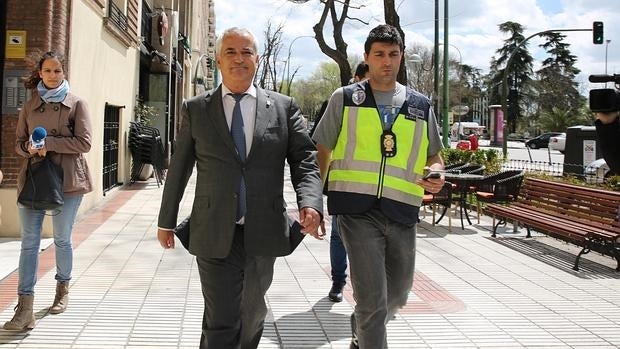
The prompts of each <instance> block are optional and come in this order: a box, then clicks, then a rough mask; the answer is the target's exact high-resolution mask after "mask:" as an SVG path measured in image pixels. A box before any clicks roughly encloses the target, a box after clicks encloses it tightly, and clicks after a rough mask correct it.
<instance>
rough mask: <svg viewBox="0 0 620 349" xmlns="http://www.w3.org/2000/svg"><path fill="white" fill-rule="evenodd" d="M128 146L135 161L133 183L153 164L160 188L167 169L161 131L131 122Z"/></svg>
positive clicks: (133, 162)
mask: <svg viewBox="0 0 620 349" xmlns="http://www.w3.org/2000/svg"><path fill="white" fill-rule="evenodd" d="M128 144H129V150H130V152H131V157H132V160H133V161H132V165H131V182H132V183H133V182H135V181H136V180H138V179H139V176H140V172H141V171H142V168H143V167H144V165H146V164H151V165H153V172H154V174H155V180H156V181H157V186H158V187H159V185H160V184H162V183H163V180H164V175H165V173H164V171H165V168H166V164H165V162H166V156H165V154H164V146H163V144H162V141H161V136H160V134H159V130H158V129H156V128H155V127H150V126H146V125H143V124H140V123H137V122H130V127H129V139H128Z"/></svg>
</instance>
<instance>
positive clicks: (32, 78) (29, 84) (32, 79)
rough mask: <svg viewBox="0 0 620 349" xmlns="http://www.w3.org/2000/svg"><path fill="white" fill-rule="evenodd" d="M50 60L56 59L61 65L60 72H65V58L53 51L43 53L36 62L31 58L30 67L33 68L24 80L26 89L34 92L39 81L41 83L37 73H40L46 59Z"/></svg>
mask: <svg viewBox="0 0 620 349" xmlns="http://www.w3.org/2000/svg"><path fill="white" fill-rule="evenodd" d="M50 58H56V59H57V60H58V61H59V62H60V64H61V65H62V70H63V71H65V57H64V56H62V55H61V54H59V53H56V52H54V51H48V52H45V53H44V54H42V55H41V56H40V58H39V59H38V60H37V59H32V58H31V59H30V65H32V66H33V68H32V70H31V71H30V75H28V76H27V77H26V78H25V80H24V86H25V87H26V88H27V89H29V90H36V88H37V85H38V84H39V81H41V77H40V76H39V72H40V71H41V68H42V67H43V62H45V60H46V59H50Z"/></svg>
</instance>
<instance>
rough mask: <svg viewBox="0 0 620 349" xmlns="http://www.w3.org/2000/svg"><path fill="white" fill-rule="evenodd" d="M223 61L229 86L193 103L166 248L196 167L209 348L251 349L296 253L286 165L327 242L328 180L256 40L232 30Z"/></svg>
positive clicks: (195, 227) (170, 203)
mask: <svg viewBox="0 0 620 349" xmlns="http://www.w3.org/2000/svg"><path fill="white" fill-rule="evenodd" d="M216 57H217V66H218V68H219V70H220V72H221V74H222V84H221V85H220V86H219V87H217V88H216V89H215V90H212V91H208V92H206V93H205V94H202V95H200V96H196V97H194V98H192V99H189V100H187V101H186V102H184V103H183V108H182V112H181V118H182V121H181V124H182V126H181V130H180V131H179V134H178V136H177V139H176V144H175V147H174V149H175V152H174V154H173V155H172V158H171V164H170V168H169V170H168V174H167V178H166V184H165V186H164V192H163V197H162V204H161V208H160V211H159V222H158V224H159V229H158V232H157V236H158V240H159V242H160V244H161V246H162V247H164V248H172V247H174V245H175V241H174V235H173V233H172V231H171V229H172V228H174V226H175V225H176V223H177V215H178V210H179V203H180V201H181V198H182V197H183V193H184V191H185V188H186V185H187V182H188V180H189V177H190V176H191V174H192V171H193V168H194V165H195V166H196V169H197V171H198V173H197V176H198V177H197V181H196V189H195V190H196V196H195V199H194V205H193V208H192V214H191V219H190V222H191V223H190V238H189V252H190V253H191V254H193V255H195V256H196V262H197V264H198V272H199V274H200V282H201V285H202V292H203V297H204V316H203V322H202V337H201V341H200V348H203V349H206V348H209V349H228V348H230V349H232V348H243V349H250V348H256V347H257V346H258V344H259V342H260V339H261V335H262V332H263V327H264V320H265V316H266V315H267V306H266V304H265V298H264V297H265V293H266V292H267V289H268V288H269V286H270V285H271V281H272V279H273V266H274V262H275V259H276V257H277V256H282V255H286V254H289V253H290V245H289V244H290V241H289V233H290V229H289V221H288V214H287V207H286V203H285V201H284V194H283V190H284V188H283V186H284V176H283V173H284V166H285V162H288V164H289V166H290V171H291V181H292V184H293V187H294V188H295V191H296V193H297V204H298V207H299V217H300V223H301V225H302V226H303V230H304V231H305V232H306V233H309V234H311V235H313V236H314V237H316V238H319V239H322V238H323V237H322V235H319V234H320V233H319V231H318V228H319V224H320V222H321V220H322V209H323V198H322V194H321V178H320V173H319V169H318V166H317V162H316V147H315V146H314V144H313V143H312V141H311V140H310V137H309V136H308V131H307V129H306V128H305V127H304V125H303V121H302V117H301V114H300V110H299V108H298V107H297V105H296V104H295V103H294V101H293V99H292V98H290V97H288V96H284V95H281V94H278V93H275V92H273V91H267V90H263V89H261V88H258V87H257V86H255V85H253V80H254V74H255V73H256V67H257V65H258V59H259V55H258V43H257V40H256V37H255V36H254V35H253V34H252V33H251V32H249V31H248V30H246V29H242V28H230V29H227V30H225V31H224V32H223V33H222V35H221V36H220V37H219V38H218V40H217V42H216ZM321 234H322V233H321Z"/></svg>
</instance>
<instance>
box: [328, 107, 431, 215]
mask: <svg viewBox="0 0 620 349" xmlns="http://www.w3.org/2000/svg"><path fill="white" fill-rule="evenodd" d="M412 122H415V125H411V123H412ZM412 126H413V127H412ZM427 127H428V124H427V122H426V120H424V119H422V118H415V120H410V119H407V118H405V115H403V114H399V115H398V117H397V118H396V119H395V121H394V124H393V125H392V132H394V134H395V135H396V156H394V157H392V158H383V156H382V154H381V148H380V146H381V144H380V141H381V134H382V132H383V127H382V124H381V119H380V118H379V114H378V112H377V109H376V108H369V107H357V106H345V108H344V115H343V120H342V129H341V132H340V135H339V137H338V142H337V143H336V147H335V148H334V150H333V153H332V162H331V164H330V171H329V185H328V188H329V191H337V192H349V193H359V194H367V195H372V196H375V197H377V198H381V197H385V198H389V199H392V200H395V201H398V202H402V203H405V204H408V205H413V206H419V205H420V204H421V202H422V197H423V195H424V188H422V187H421V186H419V185H417V184H415V181H416V180H417V179H418V178H421V177H422V172H423V168H424V166H425V165H426V154H427V149H428V136H427V134H428V133H427ZM414 150H417V151H414Z"/></svg>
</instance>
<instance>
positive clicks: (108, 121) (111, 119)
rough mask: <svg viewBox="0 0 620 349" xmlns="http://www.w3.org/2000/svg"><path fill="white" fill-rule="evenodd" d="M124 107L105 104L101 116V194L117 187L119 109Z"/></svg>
mask: <svg viewBox="0 0 620 349" xmlns="http://www.w3.org/2000/svg"><path fill="white" fill-rule="evenodd" d="M122 108H124V107H121V106H116V105H111V104H107V103H106V105H105V113H104V116H103V193H104V195H105V193H106V192H107V191H109V190H110V189H112V188H114V187H116V186H119V185H120V183H119V182H118V143H119V122H120V117H121V109H122Z"/></svg>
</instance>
